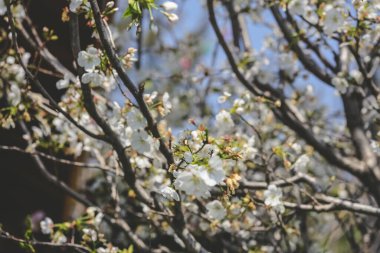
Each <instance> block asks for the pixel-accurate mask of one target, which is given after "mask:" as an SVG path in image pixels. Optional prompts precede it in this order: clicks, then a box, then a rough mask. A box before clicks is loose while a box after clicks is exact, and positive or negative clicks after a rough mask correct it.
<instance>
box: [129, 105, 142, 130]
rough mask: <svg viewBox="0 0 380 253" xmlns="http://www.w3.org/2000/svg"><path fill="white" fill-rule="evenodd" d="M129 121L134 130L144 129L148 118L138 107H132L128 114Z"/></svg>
mask: <svg viewBox="0 0 380 253" xmlns="http://www.w3.org/2000/svg"><path fill="white" fill-rule="evenodd" d="M127 123H128V125H129V126H130V127H131V128H132V129H134V130H137V129H143V128H145V127H146V119H145V117H144V116H143V115H142V114H141V112H140V111H139V110H138V109H136V108H132V109H131V110H130V111H129V112H128V114H127Z"/></svg>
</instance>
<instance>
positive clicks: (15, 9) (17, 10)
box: [11, 4, 25, 20]
mask: <svg viewBox="0 0 380 253" xmlns="http://www.w3.org/2000/svg"><path fill="white" fill-rule="evenodd" d="M11 10H12V14H13V17H14V18H15V19H18V20H21V19H23V18H25V10H24V6H22V4H17V5H16V6H12V7H11Z"/></svg>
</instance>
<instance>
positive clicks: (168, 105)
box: [162, 92, 172, 115]
mask: <svg viewBox="0 0 380 253" xmlns="http://www.w3.org/2000/svg"><path fill="white" fill-rule="evenodd" d="M162 105H163V107H164V112H163V113H164V115H166V114H168V113H169V112H171V110H172V103H171V102H170V96H169V93H167V92H165V93H164V95H163V96H162Z"/></svg>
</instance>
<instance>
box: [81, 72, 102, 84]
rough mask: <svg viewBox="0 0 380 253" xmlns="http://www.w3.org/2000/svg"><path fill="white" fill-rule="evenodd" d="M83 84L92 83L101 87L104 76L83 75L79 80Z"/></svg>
mask: <svg viewBox="0 0 380 253" xmlns="http://www.w3.org/2000/svg"><path fill="white" fill-rule="evenodd" d="M81 80H82V82H83V83H92V84H94V85H96V86H101V85H102V84H103V82H104V76H103V75H102V74H99V73H96V72H90V73H84V74H83V75H82V78H81Z"/></svg>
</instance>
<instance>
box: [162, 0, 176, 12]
mask: <svg viewBox="0 0 380 253" xmlns="http://www.w3.org/2000/svg"><path fill="white" fill-rule="evenodd" d="M161 7H162V8H163V9H164V10H165V11H175V10H177V8H178V5H177V4H176V3H175V2H172V1H166V2H164V3H163V4H161Z"/></svg>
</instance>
